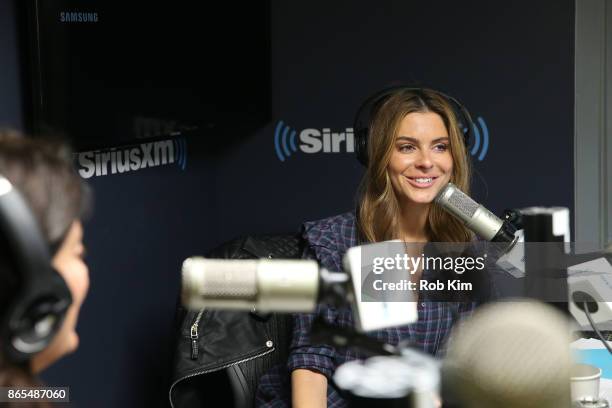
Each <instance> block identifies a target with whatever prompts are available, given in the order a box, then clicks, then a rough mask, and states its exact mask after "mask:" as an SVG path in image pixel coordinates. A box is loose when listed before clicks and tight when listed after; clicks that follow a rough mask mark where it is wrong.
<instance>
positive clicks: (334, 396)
mask: <svg viewBox="0 0 612 408" xmlns="http://www.w3.org/2000/svg"><path fill="white" fill-rule="evenodd" d="M303 236H304V239H305V240H306V242H307V247H306V249H305V252H304V256H303V257H304V258H311V259H316V260H317V261H318V262H319V263H320V265H321V266H322V267H324V268H326V269H328V270H330V271H341V270H342V258H343V257H344V254H345V253H346V251H347V250H348V249H349V248H351V247H353V246H355V245H357V226H356V220H355V215H354V214H353V213H345V214H341V215H337V216H334V217H330V218H326V219H323V220H320V221H313V222H307V223H305V224H304V230H303ZM475 306H476V304H475V303H458V302H427V301H421V302H419V304H418V305H417V308H418V321H417V322H416V323H413V324H410V325H406V326H399V327H393V328H389V329H384V330H378V331H375V332H372V333H371V335H372V336H373V337H375V338H376V339H378V340H380V341H382V342H385V343H388V344H393V345H396V344H398V343H399V342H400V341H403V342H409V343H410V344H411V345H412V346H414V347H415V348H418V349H420V350H422V351H424V352H427V353H429V354H431V355H434V356H441V355H443V354H444V351H445V342H446V340H447V338H448V336H449V334H450V330H451V328H452V325H453V323H454V320H456V319H461V318H465V317H467V316H469V315H471V313H472V312H473V310H474V308H475ZM317 315H319V316H321V317H322V318H323V320H325V322H327V323H330V324H333V325H336V326H340V327H353V316H352V312H351V310H350V308H348V307H347V308H342V309H334V308H331V307H326V306H319V307H318V309H317V311H316V313H312V314H296V315H294V328H293V340H292V343H291V350H290V355H289V360H288V362H287V368H286V369H283V368H279V367H277V368H276V369H275V370H273V371H271V372H269V373H268V374H266V375H264V376H263V377H262V378H261V381H260V384H259V388H258V391H257V401H256V405H257V406H258V407H288V406H290V405H291V402H290V401H291V395H290V394H291V392H290V388H289V377H290V375H291V374H290V373H291V372H292V371H293V370H295V369H298V368H304V369H308V370H313V371H317V372H320V373H321V374H323V375H325V376H326V377H327V378H328V380H330V379H331V377H332V375H333V373H334V370H335V369H336V368H337V367H338V366H339V365H341V364H342V363H344V362H346V361H350V360H355V359H358V358H364V356H363V355H361V354H360V353H359V352H357V351H355V350H353V349H336V348H333V347H331V346H328V345H323V344H312V343H311V342H310V329H311V326H312V322H313V320H314V319H315V317H316V316H317ZM328 384H329V385H328V394H327V403H328V407H334V408H335V407H345V406H347V403H346V401H345V400H344V399H343V398H342V397H341V396H340V395H339V394H338V392H337V390H336V389H335V388H334V387H333V385H332V384H331V382H329V381H328Z"/></svg>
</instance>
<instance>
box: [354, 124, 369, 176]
mask: <svg viewBox="0 0 612 408" xmlns="http://www.w3.org/2000/svg"><path fill="white" fill-rule="evenodd" d="M355 154H356V155H357V160H359V163H361V164H362V165H363V166H364V167H368V128H363V127H362V128H359V129H355Z"/></svg>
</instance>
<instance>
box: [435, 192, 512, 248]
mask: <svg viewBox="0 0 612 408" xmlns="http://www.w3.org/2000/svg"><path fill="white" fill-rule="evenodd" d="M435 203H436V204H438V205H439V206H441V207H442V208H443V209H445V210H446V211H448V212H449V213H450V214H451V215H453V216H455V217H457V218H458V219H460V220H461V221H462V222H463V223H464V224H465V226H466V227H467V228H469V229H470V230H472V231H474V232H475V233H476V234H477V235H478V236H480V237H482V238H484V239H486V240H487V241H491V242H507V243H510V244H511V245H513V244H514V243H515V242H516V240H517V237H515V235H514V231H513V230H514V228H513V227H512V225H511V224H510V223H509V222H507V221H504V220H501V219H500V218H498V217H497V216H495V214H493V213H492V212H491V211H489V210H487V209H486V208H485V207H483V206H482V205H480V204H478V203H477V202H476V201H474V200H472V199H471V198H470V197H469V196H468V195H467V194H465V193H464V192H463V191H461V190H459V189H458V188H457V186H455V185H454V184H453V183H448V184H447V185H446V187H444V188H443V189H442V190H440V192H439V193H438V195H437V196H436V198H435Z"/></svg>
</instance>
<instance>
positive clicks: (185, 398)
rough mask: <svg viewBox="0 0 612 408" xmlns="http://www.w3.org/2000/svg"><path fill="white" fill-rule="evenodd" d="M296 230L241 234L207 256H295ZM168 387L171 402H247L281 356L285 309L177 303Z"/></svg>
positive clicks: (180, 406)
mask: <svg viewBox="0 0 612 408" xmlns="http://www.w3.org/2000/svg"><path fill="white" fill-rule="evenodd" d="M301 253H302V249H301V238H300V236H299V235H297V234H296V235H277V236H259V237H246V238H241V239H236V240H233V241H231V242H228V243H226V244H224V245H222V246H221V247H219V248H217V249H215V250H213V251H211V252H210V253H209V254H208V255H207V257H209V258H231V259H249V258H299V257H300V255H301ZM176 323H177V324H176V331H175V333H177V341H176V347H175V357H174V363H173V372H172V380H171V385H170V390H169V397H170V404H171V406H172V407H174V408H186V407H201V406H205V405H206V403H208V405H210V404H211V403H212V402H214V401H223V402H224V404H223V405H224V406H231V405H232V403H231V400H233V401H234V402H233V404H234V406H235V407H241V408H242V407H252V406H253V402H254V396H255V390H256V388H257V383H258V380H259V377H260V376H261V375H262V374H263V373H265V372H266V371H267V370H268V369H270V368H271V367H272V366H274V365H276V364H282V363H284V362H286V359H287V351H288V344H289V341H290V339H291V337H290V336H291V333H290V331H291V320H290V316H289V315H279V314H271V315H260V314H257V313H253V312H251V313H249V312H235V311H220V310H208V309H206V310H204V309H203V310H200V311H187V310H185V309H184V308H183V307H181V306H180V305H179V306H178V310H177V319H176Z"/></svg>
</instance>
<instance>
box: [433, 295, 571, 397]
mask: <svg viewBox="0 0 612 408" xmlns="http://www.w3.org/2000/svg"><path fill="white" fill-rule="evenodd" d="M517 300H518V299H517ZM569 343H570V336H569V325H568V321H567V320H566V319H565V317H564V316H563V315H562V314H561V313H559V312H558V311H556V310H555V309H554V308H553V307H551V306H549V305H546V304H544V303H540V302H534V301H526V300H520V301H516V302H499V303H494V304H489V305H485V306H483V307H482V308H480V309H479V310H478V311H477V312H476V313H475V314H474V316H472V317H471V318H470V319H467V320H466V321H464V322H462V323H461V324H459V325H458V326H457V327H456V328H455V329H453V335H452V336H451V338H450V344H449V347H448V352H447V355H446V358H445V360H444V363H443V367H442V388H443V400H445V401H448V402H451V401H453V402H459V404H457V405H455V404H449V405H450V406H451V407H456V406H459V407H480V408H488V407H491V408H492V407H495V408H516V407H521V408H530V407H532V408H559V407H569V406H570V381H569V379H570V374H569V372H570V365H571V358H570V350H569V347H568V345H569ZM445 406H446V404H445Z"/></svg>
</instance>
